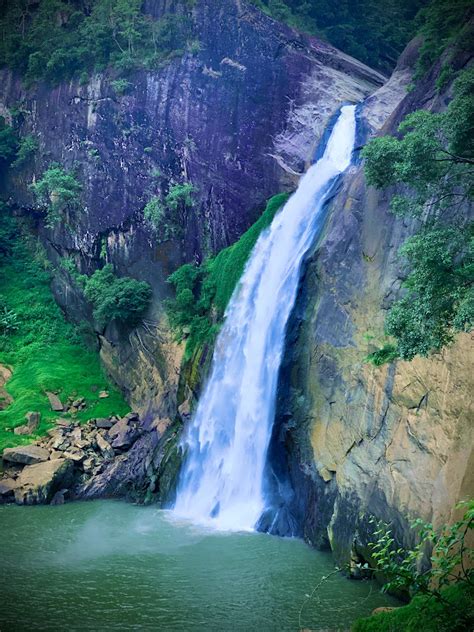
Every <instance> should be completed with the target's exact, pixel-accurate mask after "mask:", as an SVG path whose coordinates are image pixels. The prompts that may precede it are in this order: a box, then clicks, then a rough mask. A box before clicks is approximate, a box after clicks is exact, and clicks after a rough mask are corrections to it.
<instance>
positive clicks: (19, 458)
mask: <svg viewBox="0 0 474 632" xmlns="http://www.w3.org/2000/svg"><path fill="white" fill-rule="evenodd" d="M2 456H3V460H4V461H10V463H22V464H23V465H32V464H34V463H42V462H43V461H47V460H48V459H49V451H48V450H46V449H45V448H40V447H39V446H37V445H19V446H17V447H16V448H5V450H4V451H3V455H2Z"/></svg>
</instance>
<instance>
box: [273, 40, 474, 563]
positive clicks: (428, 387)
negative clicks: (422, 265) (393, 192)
mask: <svg viewBox="0 0 474 632" xmlns="http://www.w3.org/2000/svg"><path fill="white" fill-rule="evenodd" d="M412 57H413V49H412V47H410V48H409V49H408V50H407V52H406V54H405V56H404V58H403V60H402V64H405V63H408V64H409V60H410V58H412ZM466 62H467V60H466V59H465V58H462V59H457V60H456V62H455V63H458V64H459V67H463V66H464V64H465V63H466ZM441 63H442V62H440V64H439V65H438V66H436V67H435V68H433V70H432V72H431V73H430V75H429V76H428V77H427V78H426V79H425V80H424V81H423V82H421V83H419V84H418V86H417V88H416V90H414V91H412V92H410V93H409V94H405V95H404V96H403V94H401V93H400V90H399V87H400V83H399V79H400V77H401V76H403V75H405V81H406V80H407V79H408V80H409V76H410V73H408V74H407V72H406V71H407V70H408V68H400V67H399V68H398V69H397V71H396V73H395V80H394V81H392V87H393V86H397V85H398V88H397V90H396V91H395V92H393V91H392V90H390V91H388V88H387V87H384V88H382V89H381V90H380V91H379V92H378V93H376V94H375V95H374V96H373V97H371V98H370V99H368V101H367V103H366V105H365V110H364V111H363V112H362V114H361V116H362V118H363V119H365V121H366V122H367V124H369V125H372V126H373V127H372V128H374V127H375V128H377V127H379V126H380V124H381V122H382V121H383V119H385V120H386V123H385V127H384V128H383V132H384V133H385V132H386V133H393V132H394V131H395V130H396V128H397V126H398V124H399V122H400V120H401V119H402V118H403V117H404V116H405V115H406V114H407V113H408V112H410V111H413V110H415V109H419V108H421V107H424V108H427V109H430V110H435V111H436V110H441V109H442V108H443V107H444V104H445V103H446V100H447V99H448V98H449V90H447V91H446V92H445V93H441V94H439V93H438V91H437V90H436V89H435V82H436V78H437V76H438V73H439V70H440V67H441ZM396 93H398V95H399V96H398V97H397V96H396ZM387 94H389V97H390V98H389V99H387V98H386V97H387ZM400 97H403V98H401V99H400ZM394 99H395V102H397V100H398V101H399V104H398V106H397V107H396V108H395V111H394V112H393V113H390V112H391V107H392V105H393V102H394ZM384 102H385V104H384ZM387 115H389V116H387ZM388 202H389V196H388V195H387V194H385V193H380V192H376V191H374V190H371V189H369V188H367V185H366V183H365V179H364V175H363V169H362V167H360V166H359V167H354V168H353V169H352V171H351V172H350V173H348V174H347V177H346V178H345V181H344V184H343V188H342V190H341V192H340V193H339V195H338V196H337V198H336V200H335V202H334V204H333V206H332V209H331V214H330V217H329V221H328V225H327V227H326V231H325V235H324V237H323V238H322V240H321V242H320V244H319V245H318V247H317V248H316V249H315V252H314V253H313V255H312V256H311V258H310V259H309V261H308V264H307V267H306V270H305V274H304V278H303V279H302V282H301V290H300V293H299V300H298V304H297V305H296V308H295V311H294V314H293V318H292V322H291V324H290V328H289V335H288V342H287V350H286V353H285V360H284V364H283V367H282V373H281V376H280V399H279V403H278V414H277V421H276V425H275V433H274V438H273V445H272V448H271V456H272V457H273V468H274V473H276V476H280V478H281V479H282V480H283V479H284V477H285V475H288V476H289V479H290V481H291V483H292V488H293V490H294V491H295V494H294V496H293V497H292V498H291V500H290V501H289V503H288V505H289V506H290V507H291V511H292V512H293V515H295V516H297V520H298V522H299V524H300V525H301V527H302V533H303V535H304V536H305V537H306V538H307V539H308V540H309V541H310V542H312V543H314V544H315V545H317V546H326V547H330V548H331V549H332V550H333V551H334V552H335V554H336V557H337V559H338V562H340V563H346V562H349V561H350V560H351V559H352V560H357V559H360V558H362V559H367V558H368V555H369V552H368V549H367V543H368V541H370V538H371V530H372V527H371V525H370V524H369V518H370V516H371V515H373V516H375V517H376V518H377V519H382V520H384V521H387V522H390V523H392V525H393V529H394V532H395V534H396V536H397V538H398V539H399V540H400V541H401V542H403V543H404V544H406V545H409V544H410V543H411V542H412V534H411V533H410V528H409V520H410V519H412V518H414V517H421V518H422V519H424V520H427V521H433V522H434V523H435V525H440V524H442V523H444V522H449V521H450V520H451V519H452V518H453V508H454V506H455V504H456V503H457V502H458V501H459V500H461V499H465V498H466V497H472V494H473V492H474V478H473V475H472V472H473V469H472V465H473V461H474V455H473V450H472V447H473V445H474V441H473V439H474V436H473V433H474V429H473V424H472V420H473V419H474V408H473V402H472V397H471V396H470V394H471V393H472V392H473V388H474V381H473V376H474V371H473V370H472V369H473V368H474V346H473V337H472V335H469V334H462V335H459V336H458V338H457V340H456V342H455V343H454V344H453V345H451V346H450V347H448V348H446V349H445V350H444V351H443V352H442V353H440V354H437V355H434V356H432V357H430V358H416V359H415V360H413V361H412V362H402V361H399V362H395V363H393V364H391V365H388V366H385V367H380V368H376V367H374V366H372V365H370V364H367V363H366V362H365V357H366V356H367V355H368V354H369V353H370V352H371V351H373V350H374V349H375V348H376V347H378V346H381V342H382V340H383V323H384V319H385V314H386V310H387V309H388V308H389V306H390V305H391V303H392V302H393V301H394V300H395V299H396V298H397V297H398V296H399V291H400V285H401V281H402V279H403V278H404V275H405V274H406V273H405V271H404V269H403V267H402V265H401V261H400V260H399V259H398V258H397V251H398V249H399V247H400V245H401V244H402V243H403V241H404V240H405V238H406V237H408V236H409V235H410V234H411V233H412V232H413V230H414V229H415V228H416V225H415V223H414V222H413V221H402V220H399V219H396V218H395V217H394V216H393V215H392V214H390V212H389V211H388ZM466 212H472V209H466ZM282 446H283V448H284V450H285V454H286V458H287V461H286V464H284V465H283V466H282V458H281V449H282ZM279 450H280V452H279ZM282 468H283V469H284V472H283V473H282ZM285 472H286V474H285Z"/></svg>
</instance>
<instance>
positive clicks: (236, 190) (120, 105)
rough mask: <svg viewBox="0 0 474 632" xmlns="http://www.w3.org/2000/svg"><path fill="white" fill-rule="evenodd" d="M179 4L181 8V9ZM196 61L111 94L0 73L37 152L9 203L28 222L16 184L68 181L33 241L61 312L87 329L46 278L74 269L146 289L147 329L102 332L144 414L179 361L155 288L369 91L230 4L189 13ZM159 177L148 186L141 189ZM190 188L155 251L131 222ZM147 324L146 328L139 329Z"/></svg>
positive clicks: (280, 184) (211, 242) (284, 32)
mask: <svg viewBox="0 0 474 632" xmlns="http://www.w3.org/2000/svg"><path fill="white" fill-rule="evenodd" d="M186 6H188V7H189V5H186ZM146 8H147V11H149V12H150V13H151V14H153V15H155V16H161V15H163V13H164V12H165V11H167V10H172V11H185V10H186V11H189V8H188V9H186V8H185V5H184V4H183V5H182V4H181V3H180V2H178V1H174V2H167V1H164V0H150V1H149V2H147V3H146ZM191 17H192V24H193V27H192V28H193V33H194V35H195V37H196V39H198V40H199V44H200V45H199V50H195V51H194V52H186V53H185V54H184V55H182V56H181V57H177V58H175V59H173V60H171V61H170V62H169V63H168V64H166V65H165V66H163V67H162V68H157V69H156V70H155V71H150V72H145V71H140V72H135V73H134V74H133V75H131V76H130V77H128V80H129V82H130V84H131V85H130V88H129V89H128V90H127V92H126V94H124V95H118V94H117V93H116V91H114V89H113V83H112V82H113V80H114V79H115V78H116V75H115V74H114V73H113V72H112V71H110V72H107V73H104V74H101V75H97V76H94V77H92V78H91V80H90V81H89V83H88V84H87V85H80V84H79V83H78V82H76V81H71V82H69V83H67V84H66V83H64V84H61V85H59V86H57V87H55V88H51V87H48V86H46V85H39V86H36V87H32V88H29V89H27V88H25V87H24V86H23V85H22V83H21V80H20V78H19V77H15V76H13V75H12V74H11V73H9V72H7V71H2V72H1V74H0V86H1V87H0V114H3V115H6V117H7V120H8V119H9V113H10V110H11V109H12V108H14V107H16V108H18V107H19V106H20V109H21V111H22V112H23V114H22V115H21V120H22V123H21V130H20V131H21V134H22V135H26V134H29V133H32V134H34V135H35V136H36V137H37V138H38V140H39V145H40V148H39V151H38V152H37V153H36V156H35V157H34V160H32V161H31V162H30V163H29V164H28V165H27V166H26V167H25V168H24V169H23V170H22V171H21V172H18V173H15V172H12V174H11V176H10V180H9V182H8V183H7V189H8V193H9V195H10V197H11V201H12V203H13V204H14V205H15V206H17V207H19V208H20V209H23V210H26V211H27V212H30V213H31V212H33V213H35V212H36V211H37V210H38V209H37V208H36V204H35V200H34V199H33V197H32V193H31V191H30V189H29V187H28V185H29V184H30V183H31V182H32V181H33V180H34V179H38V178H39V177H40V175H41V173H42V172H43V171H44V170H45V169H46V168H47V166H48V165H49V163H50V162H51V161H57V162H59V163H61V164H62V165H63V166H64V167H66V168H69V169H71V168H75V169H76V170H77V173H78V177H79V179H80V181H81V182H82V184H83V187H84V194H83V199H82V203H83V210H82V211H81V212H79V213H77V214H76V215H75V216H74V217H72V218H70V222H69V224H68V225H67V224H66V223H62V224H61V225H59V226H57V227H56V228H54V229H48V228H46V227H45V226H44V225H43V222H42V220H41V217H40V215H39V214H37V219H38V231H39V233H40V235H41V238H42V241H43V243H44V244H45V246H46V248H47V252H48V255H49V257H50V259H51V260H52V262H53V265H54V266H55V267H56V273H55V280H54V284H53V289H54V291H55V294H56V297H57V299H58V301H59V303H60V304H61V306H62V307H63V308H64V310H65V311H66V313H67V314H68V315H69V316H70V317H71V318H73V319H76V320H83V319H85V320H89V321H90V320H91V313H90V308H89V306H88V305H87V304H86V303H85V302H84V300H83V298H82V295H81V292H80V291H78V289H77V288H76V287H75V285H74V283H73V280H72V278H71V277H70V275H69V274H68V273H67V272H66V271H64V270H63V269H62V268H61V266H60V262H61V258H62V257H64V256H69V257H72V258H73V259H74V261H75V262H76V265H77V267H78V269H79V270H80V271H81V272H85V273H91V272H93V271H94V270H95V269H96V268H97V267H99V266H100V265H102V264H103V263H104V262H105V261H108V262H112V263H113V264H114V267H115V270H116V272H117V273H118V274H119V275H121V274H127V275H130V276H134V277H136V278H139V279H144V280H146V281H148V282H149V283H150V284H151V286H152V288H153V293H154V299H153V305H152V308H151V310H150V314H149V315H148V322H149V324H148V326H146V327H142V328H140V329H139V330H138V331H136V332H134V333H133V334H132V335H131V336H128V335H127V336H124V335H123V332H120V331H118V330H117V329H116V328H114V327H109V328H108V329H107V331H106V332H105V333H103V332H101V347H102V356H103V359H104V362H105V363H106V365H107V367H108V369H109V371H110V372H111V374H112V376H113V377H114V379H115V380H116V381H117V382H118V383H119V384H120V385H121V386H122V388H124V390H125V391H126V392H127V393H128V396H129V399H130V400H131V403H132V404H133V406H134V407H135V408H138V409H139V410H140V411H141V412H142V413H144V414H150V415H154V414H156V415H172V408H173V406H174V405H175V394H176V387H177V368H178V367H179V362H180V351H179V349H177V348H176V346H175V345H173V343H172V341H171V339H170V335H169V332H168V331H167V328H166V324H165V322H164V320H163V315H162V301H163V298H165V297H166V296H167V295H168V294H169V288H168V287H167V284H166V278H167V276H168V275H169V274H170V273H171V272H172V271H173V270H174V269H175V268H176V267H177V266H178V265H180V264H181V263H184V262H185V261H192V260H195V259H197V260H200V259H202V258H203V257H204V256H206V255H207V254H210V253H215V252H217V251H218V250H220V249H221V248H222V247H224V246H226V245H229V244H230V243H233V242H234V241H235V240H236V239H237V238H238V237H239V236H240V235H241V234H242V233H243V232H244V230H246V229H247V228H248V227H249V226H250V225H251V224H252V223H253V222H254V221H255V219H256V217H257V215H258V213H259V212H261V210H262V209H263V206H264V202H265V200H266V199H267V198H268V197H269V196H270V195H273V194H275V193H277V192H279V191H281V190H284V189H291V188H292V187H294V186H295V183H296V182H297V174H298V173H300V172H302V171H303V170H304V167H305V163H306V161H307V160H308V159H310V157H311V154H312V152H313V150H314V148H315V147H316V144H317V141H318V138H319V137H320V136H321V134H322V132H323V130H324V126H325V124H326V122H327V120H328V119H329V117H330V116H331V115H332V114H333V113H334V111H335V110H336V109H337V107H338V106H339V105H340V104H341V102H343V101H345V100H351V101H358V100H360V99H362V98H364V97H365V96H366V95H367V94H369V93H370V92H372V91H373V90H374V89H375V88H376V87H377V86H379V85H380V84H381V83H382V81H383V78H382V77H381V76H380V75H379V74H378V73H376V72H374V71H372V70H371V69H369V68H367V67H365V66H364V65H363V64H361V63H360V62H357V61H356V60H354V59H351V58H349V57H347V56H346V55H344V54H342V53H340V52H339V51H337V50H335V49H334V48H332V47H331V46H329V45H327V44H325V43H323V42H320V41H318V40H316V39H314V38H309V37H305V36H302V35H300V34H298V33H296V32H295V31H293V30H291V29H289V28H288V27H285V26H283V25H280V24H278V23H276V22H275V21H273V20H271V19H270V18H268V17H267V16H265V15H263V14H262V13H261V12H260V11H259V10H258V9H256V8H255V7H254V6H252V5H248V4H247V3H246V2H243V1H240V0H224V1H222V0H198V1H197V2H196V3H195V4H194V7H193V9H192V15H191ZM156 170H159V172H160V174H161V175H159V176H156ZM182 182H191V183H192V184H193V185H194V186H195V187H196V192H197V193H196V204H195V205H194V207H193V211H192V213H191V215H190V217H189V220H188V221H187V225H186V226H184V227H183V228H184V237H183V239H182V240H174V241H167V242H164V243H162V242H161V240H160V239H159V237H160V235H159V233H158V234H157V233H156V232H154V231H153V230H151V229H150V226H149V225H148V224H147V223H146V222H145V221H144V219H143V208H144V206H145V204H146V203H147V201H148V200H149V199H150V198H151V197H152V196H153V195H158V196H160V195H164V194H166V192H167V190H168V188H169V186H170V185H172V184H175V183H182ZM150 323H151V324H150Z"/></svg>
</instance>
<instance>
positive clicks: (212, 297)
mask: <svg viewBox="0 0 474 632" xmlns="http://www.w3.org/2000/svg"><path fill="white" fill-rule="evenodd" d="M288 196H289V194H288V193H280V194H278V195H275V196H273V197H272V198H271V199H270V200H269V201H268V203H267V206H266V209H265V211H264V212H263V213H262V215H261V216H260V218H259V219H258V220H257V221H256V222H255V224H253V225H252V226H251V227H250V228H249V229H248V230H247V231H246V232H245V233H244V234H243V235H242V237H241V238H240V239H239V240H238V241H237V242H236V243H235V244H233V245H232V246H229V247H228V248H225V249H224V250H221V252H220V253H219V254H218V255H217V256H215V257H213V258H211V259H208V260H207V261H206V262H204V264H203V265H201V266H193V265H191V264H186V265H184V266H181V267H180V268H178V270H176V272H174V273H173V274H172V275H171V276H170V277H169V279H168V280H169V282H170V283H173V285H174V286H175V288H176V298H175V300H173V301H168V314H169V318H170V324H171V326H172V328H173V329H174V331H175V334H176V339H177V340H185V339H186V354H185V360H189V359H190V358H191V357H192V356H193V354H194V352H195V351H196V349H198V348H199V347H200V346H203V345H205V344H209V343H212V341H213V340H214V337H215V336H216V334H217V332H218V330H219V326H220V323H221V322H222V318H223V315H224V312H225V309H226V307H227V304H228V302H229V300H230V297H231V296H232V293H233V291H234V289H235V287H236V285H237V283H238V281H239V279H240V277H241V276H242V273H243V271H244V268H245V264H246V262H247V260H248V258H249V256H250V253H251V252H252V249H253V247H254V245H255V243H256V241H257V239H258V237H259V235H260V233H261V232H262V231H263V230H264V229H265V228H267V227H268V226H269V225H270V224H271V222H272V220H273V218H274V217H275V214H276V212H277V211H278V210H279V209H280V208H281V207H282V206H283V204H284V203H285V202H286V200H287V199H288Z"/></svg>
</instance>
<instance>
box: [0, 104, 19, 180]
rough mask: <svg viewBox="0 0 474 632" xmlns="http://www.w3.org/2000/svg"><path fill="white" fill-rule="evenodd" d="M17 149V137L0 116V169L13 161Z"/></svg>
mask: <svg viewBox="0 0 474 632" xmlns="http://www.w3.org/2000/svg"><path fill="white" fill-rule="evenodd" d="M17 149H18V137H17V135H16V132H15V130H14V129H13V127H11V126H10V125H7V124H6V123H5V119H4V118H3V116H0V169H4V168H5V167H8V166H9V165H10V164H11V162H12V161H13V160H14V159H15V156H16V152H17Z"/></svg>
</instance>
